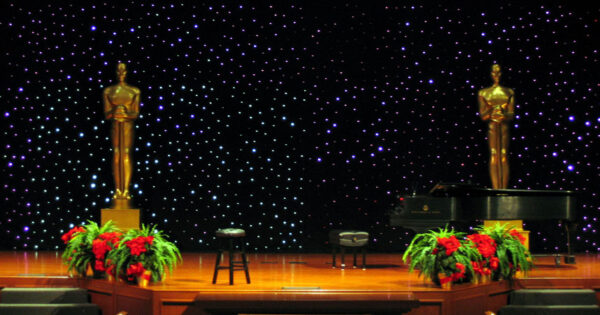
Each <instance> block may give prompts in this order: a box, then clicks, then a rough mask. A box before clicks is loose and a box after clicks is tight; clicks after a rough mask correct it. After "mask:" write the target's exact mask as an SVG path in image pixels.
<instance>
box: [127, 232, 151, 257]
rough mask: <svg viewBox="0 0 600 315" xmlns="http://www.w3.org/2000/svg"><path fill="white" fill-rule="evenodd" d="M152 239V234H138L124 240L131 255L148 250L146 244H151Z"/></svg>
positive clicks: (137, 254)
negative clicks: (128, 239)
mask: <svg viewBox="0 0 600 315" xmlns="http://www.w3.org/2000/svg"><path fill="white" fill-rule="evenodd" d="M153 241H154V237H153V236H138V237H136V238H134V239H132V240H130V241H127V242H125V245H127V247H129V250H130V251H131V254H132V255H134V256H139V255H141V254H142V253H145V252H146V251H147V250H148V249H147V248H146V244H148V245H152V242H153Z"/></svg>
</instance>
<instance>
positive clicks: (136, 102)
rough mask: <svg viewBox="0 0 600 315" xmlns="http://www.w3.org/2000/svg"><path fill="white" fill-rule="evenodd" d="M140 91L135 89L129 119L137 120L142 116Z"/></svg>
mask: <svg viewBox="0 0 600 315" xmlns="http://www.w3.org/2000/svg"><path fill="white" fill-rule="evenodd" d="M140 97H141V94H140V90H139V89H138V88H135V89H134V96H133V101H132V102H131V111H130V112H129V118H131V119H136V118H138V116H139V115H140Z"/></svg>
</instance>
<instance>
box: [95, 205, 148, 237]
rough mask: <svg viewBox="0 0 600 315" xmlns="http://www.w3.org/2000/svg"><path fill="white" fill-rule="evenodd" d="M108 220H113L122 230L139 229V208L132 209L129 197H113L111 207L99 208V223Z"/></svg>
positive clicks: (104, 222)
mask: <svg viewBox="0 0 600 315" xmlns="http://www.w3.org/2000/svg"><path fill="white" fill-rule="evenodd" d="M108 221H113V223H114V224H115V225H116V226H118V227H119V228H120V229H122V230H123V231H128V230H131V229H139V228H140V209H133V208H132V207H131V202H130V199H127V198H117V199H113V206H112V208H107V209H101V210H100V223H101V224H102V225H104V224H106V222H108Z"/></svg>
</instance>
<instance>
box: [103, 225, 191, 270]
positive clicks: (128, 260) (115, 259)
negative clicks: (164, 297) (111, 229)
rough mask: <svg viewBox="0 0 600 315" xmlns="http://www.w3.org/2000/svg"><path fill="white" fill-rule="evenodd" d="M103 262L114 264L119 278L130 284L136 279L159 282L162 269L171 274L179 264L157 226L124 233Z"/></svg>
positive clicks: (174, 253)
mask: <svg viewBox="0 0 600 315" xmlns="http://www.w3.org/2000/svg"><path fill="white" fill-rule="evenodd" d="M106 259H107V261H108V260H110V262H111V263H114V265H115V266H116V267H115V268H116V273H117V274H118V276H120V277H122V278H123V279H125V280H127V281H130V282H135V281H138V279H140V280H146V281H161V280H162V279H163V276H164V274H165V268H167V269H168V270H169V272H173V268H174V267H175V265H176V264H177V263H178V262H179V263H181V261H182V258H181V253H180V252H179V249H177V247H176V246H175V244H173V243H171V242H169V241H167V240H166V236H165V235H163V233H162V232H161V231H158V230H156V226H145V225H143V224H142V229H141V230H129V231H128V232H127V233H126V234H124V235H123V237H122V239H121V241H120V243H119V245H118V246H117V247H116V248H114V249H113V250H111V251H110V252H108V256H107V258H106Z"/></svg>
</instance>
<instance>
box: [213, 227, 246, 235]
mask: <svg viewBox="0 0 600 315" xmlns="http://www.w3.org/2000/svg"><path fill="white" fill-rule="evenodd" d="M215 235H216V236H217V237H244V236H246V231H244V230H242V229H238V228H226V229H218V230H217V231H216V232H215Z"/></svg>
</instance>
